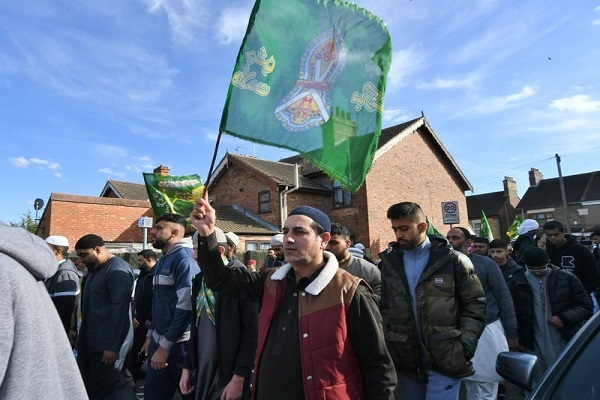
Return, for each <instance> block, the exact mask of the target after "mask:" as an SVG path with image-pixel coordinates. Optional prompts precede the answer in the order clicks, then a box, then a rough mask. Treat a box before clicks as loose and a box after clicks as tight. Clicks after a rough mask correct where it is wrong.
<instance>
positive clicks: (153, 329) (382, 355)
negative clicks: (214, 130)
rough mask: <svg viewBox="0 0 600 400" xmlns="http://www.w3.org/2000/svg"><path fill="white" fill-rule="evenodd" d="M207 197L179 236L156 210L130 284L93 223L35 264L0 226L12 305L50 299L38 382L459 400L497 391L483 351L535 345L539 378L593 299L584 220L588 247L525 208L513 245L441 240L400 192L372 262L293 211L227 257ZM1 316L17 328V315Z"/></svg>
mask: <svg viewBox="0 0 600 400" xmlns="http://www.w3.org/2000/svg"><path fill="white" fill-rule="evenodd" d="M207 196H208V194H207V193H205V197H204V198H201V199H197V200H196V202H195V205H194V209H193V211H192V213H191V214H190V215H189V220H190V221H191V223H192V225H193V228H194V229H193V232H194V233H193V236H192V237H190V229H189V228H190V227H189V226H188V222H187V221H186V216H182V215H177V214H165V215H163V216H161V217H159V218H157V219H156V221H155V224H154V226H153V228H152V229H151V230H150V232H149V238H150V240H151V242H152V245H153V247H154V249H157V250H160V251H161V254H160V256H157V254H156V253H155V252H154V251H153V250H144V251H141V252H140V253H138V255H137V256H138V257H137V264H138V266H139V269H140V273H139V275H138V277H137V279H136V277H135V274H134V271H133V269H132V267H131V265H130V264H129V263H128V262H126V261H125V260H124V259H122V258H120V257H117V256H115V255H113V254H112V253H111V252H110V251H109V250H108V249H107V247H106V245H105V243H104V240H103V239H102V238H101V237H100V236H98V235H95V234H88V235H85V236H83V237H81V238H80V239H79V240H78V241H77V242H76V243H75V246H74V249H75V254H72V253H71V255H73V256H74V257H71V259H73V260H75V262H73V261H71V259H70V257H69V247H70V246H69V243H68V240H67V239H66V238H65V237H63V236H50V237H48V238H46V240H45V242H46V243H45V247H46V248H45V252H47V251H48V249H49V250H50V251H51V252H52V254H53V255H54V257H53V259H52V262H51V263H52V264H54V265H53V267H54V268H52V265H48V264H49V261H48V257H49V255H44V254H40V257H38V258H37V259H34V261H36V262H38V263H40V264H41V265H39V266H37V267H36V268H38V269H33V268H32V267H31V264H33V262H32V261H28V259H27V257H23V256H20V255H19V254H18V250H19V248H18V246H17V245H14V246H11V245H10V243H11V241H13V237H14V238H15V240H16V239H17V238H19V237H20V236H22V232H18V234H17V233H15V232H12V231H11V230H13V231H14V230H15V229H17V228H9V227H6V226H3V225H0V235H2V236H3V237H4V238H5V242H8V243H9V244H8V245H7V244H6V243H4V244H3V245H4V246H7V248H8V251H3V254H2V255H0V257H10V258H11V259H12V260H13V261H12V262H13V263H16V264H19V263H20V265H22V269H23V271H26V272H23V273H22V275H23V276H21V275H19V276H17V277H15V278H14V279H18V280H27V282H26V283H25V284H24V285H25V286H24V287H29V286H26V285H30V286H31V289H27V290H30V291H32V292H33V291H36V293H37V294H36V296H34V297H33V299H28V301H30V302H31V301H39V302H40V304H51V303H53V304H54V308H55V309H56V311H57V312H56V313H54V314H55V317H52V316H50V317H45V318H46V319H44V320H43V321H42V322H43V324H44V327H46V325H51V324H52V323H55V324H58V325H59V326H62V329H61V331H63V333H62V338H61V339H58V341H57V343H55V344H54V348H52V349H51V350H46V349H41V351H48V354H50V355H55V356H57V357H58V358H60V360H58V361H52V360H47V361H46V363H48V364H49V365H55V364H52V363H53V362H54V363H62V364H61V365H60V367H61V368H62V369H63V370H64V371H65V372H64V373H69V374H70V379H69V382H66V379H65V377H61V376H58V377H54V378H52V379H54V382H53V385H54V386H55V387H53V388H52V389H48V390H52V391H51V392H48V393H58V394H61V393H62V394H69V396H68V397H70V398H73V399H78V398H90V399H92V400H94V399H135V391H134V382H135V381H136V380H138V379H141V378H144V377H145V381H144V398H145V399H148V400H153V399H157V400H163V399H164V400H167V399H169V400H170V399H172V398H173V396H174V395H175V393H176V392H179V394H180V396H181V397H182V398H183V399H209V400H210V399H215V400H218V399H249V398H254V399H292V400H293V399H323V398H325V399H359V398H367V399H409V400H413V399H414V400H424V399H427V400H438V399H439V400H442V399H443V400H446V399H458V398H459V393H460V391H461V387H462V388H464V389H463V390H464V393H465V396H466V398H467V399H496V398H497V396H498V391H499V387H502V386H501V385H500V383H501V382H502V378H501V377H500V376H498V375H497V373H496V371H495V362H496V357H497V355H498V353H500V352H502V351H507V350H509V349H510V350H512V351H521V352H527V353H531V354H535V355H536V356H537V357H538V363H537V366H536V368H537V369H536V378H539V377H540V376H541V374H543V373H544V371H545V370H546V369H547V368H548V367H549V366H550V365H551V364H552V362H553V361H554V360H555V359H556V357H557V356H558V355H559V354H560V352H561V351H562V349H563V348H564V347H565V345H566V343H567V342H568V341H569V340H570V339H571V338H572V337H573V336H574V334H575V333H576V332H577V330H578V329H579V328H580V327H581V326H582V325H583V323H584V322H585V321H586V320H587V319H589V318H590V317H591V316H592V314H593V312H594V311H597V309H598V307H597V305H598V302H597V297H596V296H598V289H599V288H600V272H599V262H600V255H599V251H598V246H600V231H598V232H594V234H593V236H592V238H593V240H594V241H595V247H594V250H593V251H590V250H589V249H587V248H585V247H584V246H581V245H580V244H578V243H577V242H576V241H575V239H574V238H573V237H571V236H570V235H568V234H567V233H566V232H565V228H564V226H563V225H562V224H561V223H560V222H559V221H550V222H547V223H545V224H544V226H543V227H541V228H540V227H539V224H538V223H537V222H536V221H535V220H525V221H523V223H522V225H521V227H520V228H519V233H520V236H519V239H517V241H515V242H513V243H507V242H505V241H503V240H499V239H496V240H492V241H488V240H487V239H484V238H478V237H475V236H474V235H473V234H471V233H470V231H469V230H468V229H466V228H463V227H458V226H454V227H452V228H451V229H449V230H448V232H447V235H446V237H441V236H436V235H428V234H427V228H428V226H427V222H426V216H425V212H424V211H423V210H422V209H421V207H420V206H419V205H418V204H417V203H413V202H401V203H397V204H393V205H391V206H390V207H389V209H388V210H387V218H388V220H389V222H390V226H391V228H392V232H393V234H394V236H395V241H393V242H391V243H390V245H389V247H388V248H387V249H385V250H384V251H382V252H381V253H380V254H378V257H376V258H378V259H379V260H380V261H379V262H378V264H377V265H376V264H374V263H373V262H371V261H369V260H370V259H369V258H368V255H369V254H368V253H367V252H366V250H367V249H365V248H364V246H362V245H360V244H356V243H354V242H353V237H352V235H351V232H350V230H349V229H348V228H347V227H345V226H344V225H342V224H340V223H336V222H333V223H332V222H331V220H330V218H329V216H327V215H326V214H325V213H323V212H322V211H320V210H318V209H316V208H313V207H309V206H300V207H297V208H295V209H294V210H292V211H291V212H290V213H289V214H288V216H287V219H286V220H285V221H284V224H283V229H282V233H280V234H277V235H275V236H273V237H272V238H271V240H270V248H269V251H268V254H267V258H266V259H265V261H264V263H263V264H262V265H261V266H260V268H256V262H254V263H248V266H246V265H244V264H243V263H241V262H240V261H238V260H237V259H236V258H235V252H236V250H237V249H238V247H239V245H240V239H239V237H238V236H237V235H236V234H235V233H233V232H227V233H225V232H223V231H222V230H221V229H219V228H218V227H217V224H218V223H217V215H216V211H215V209H214V208H213V207H212V205H211V204H210V203H209V202H208V201H207ZM31 236H32V237H31V238H29V239H28V240H29V241H30V242H32V245H33V244H34V245H36V246H37V248H33V249H32V250H35V251H37V252H40V249H39V248H40V245H39V243H38V242H39V239H38V238H34V237H33V235H31ZM540 239H541V240H540ZM20 240H23V238H20ZM5 254H8V256H6V255H5ZM42 255H43V256H44V257H46V258H45V259H43V257H41V256H42ZM252 261H255V260H252ZM44 268H45V269H44ZM40 271H42V272H40ZM49 271H52V273H49ZM39 285H42V286H41V287H43V288H45V291H47V293H48V294H49V295H48V296H46V298H45V299H43V298H39V297H40V296H39V290H40V289H39V288H40V286H39ZM15 296H16V295H15ZM132 298H133V301H132ZM44 307H45V308H44ZM40 309H41V310H46V311H47V305H46V306H40ZM35 311H36V310H28V313H32V312H35ZM32 318H38V319H39V318H40V317H39V316H33V317H32ZM48 318H49V319H50V320H48V321H47V319H48ZM52 318H54V319H53V320H52ZM0 323H1V324H2V325H7V324H9V323H12V324H13V325H12V327H13V328H14V330H15V335H18V334H19V332H17V330H18V329H19V325H18V324H17V322H16V320H15V321H12V322H11V321H4V320H2V321H1V322H0ZM47 329H49V331H50V332H52V334H53V335H54V336H56V335H57V334H56V332H57V329H56V328H55V327H49V328H47ZM18 343H19V342H17V341H16V339H15V341H14V345H13V348H14V349H15V351H17V354H16V355H15V357H19V353H18V351H23V349H22V346H19V345H18ZM43 345H45V346H47V347H53V345H52V344H51V343H47V341H44V342H43ZM69 349H70V351H69ZM8 351H9V352H10V350H8ZM65 351H66V352H69V353H71V352H72V355H71V356H70V357H67V358H68V359H69V360H63V358H64V357H65V354H64V352H65ZM60 352H63V353H60ZM73 354H74V356H73ZM21 358H23V357H22V356H21ZM75 360H76V363H77V367H78V368H77V367H75ZM27 362H29V363H31V362H32V361H31V360H27ZM56 365H58V364H56ZM4 367H6V366H4ZM15 368H16V367H15ZM25 371H26V370H25ZM15 374H16V373H14V372H13V373H5V374H4V376H5V378H3V380H2V384H1V385H0V397H3V398H9V396H7V395H9V394H13V392H12V391H16V390H23V389H17V384H16V382H17V381H16V380H17V379H18V378H16V377H13V375H15ZM57 374H58V375H60V373H58V372H57ZM15 376H18V374H17V375H15ZM29 390H30V391H29V392H27V391H25V393H31V394H33V393H43V392H44V389H43V388H39V387H38V388H34V389H29ZM38 397H40V396H38ZM41 397H44V396H41ZM56 398H66V397H60V396H59V397H56Z"/></svg>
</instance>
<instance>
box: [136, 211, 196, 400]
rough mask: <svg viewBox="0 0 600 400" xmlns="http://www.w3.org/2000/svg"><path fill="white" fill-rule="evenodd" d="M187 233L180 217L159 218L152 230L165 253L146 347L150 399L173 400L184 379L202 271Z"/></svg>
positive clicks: (146, 388) (155, 243)
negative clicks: (195, 291)
mask: <svg viewBox="0 0 600 400" xmlns="http://www.w3.org/2000/svg"><path fill="white" fill-rule="evenodd" d="M185 230H186V220H185V218H184V217H183V216H181V215H179V214H164V215H162V216H160V217H158V218H157V219H156V222H155V224H154V226H153V227H152V229H150V239H151V240H152V245H153V246H154V247H155V248H156V249H160V250H162V253H163V254H162V256H161V257H160V259H159V260H158V262H157V263H156V266H155V267H154V293H153V297H152V321H151V322H150V327H149V329H148V334H147V337H146V342H145V343H144V346H143V348H142V351H144V353H145V354H146V355H147V356H148V360H149V361H148V369H147V372H146V382H145V385H144V399H146V400H154V399H157V400H166V399H169V400H170V399H172V398H173V395H174V393H175V390H176V389H177V387H178V386H179V379H180V378H181V371H182V367H183V361H184V359H185V353H186V349H187V341H188V340H189V338H190V321H191V318H192V278H193V277H194V275H196V274H197V273H198V272H200V269H199V268H198V264H197V263H196V260H194V258H193V250H192V248H190V247H188V245H187V241H186V240H184V236H185ZM183 398H188V397H186V396H183ZM190 398H191V397H190Z"/></svg>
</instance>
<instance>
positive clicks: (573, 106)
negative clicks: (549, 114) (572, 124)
mask: <svg viewBox="0 0 600 400" xmlns="http://www.w3.org/2000/svg"><path fill="white" fill-rule="evenodd" d="M550 108H551V109H555V110H558V111H570V112H574V113H577V114H587V113H591V112H598V111H600V101H598V100H592V99H591V98H590V97H589V96H588V95H585V94H578V95H575V96H571V97H564V98H562V99H557V100H554V101H553V102H552V103H550Z"/></svg>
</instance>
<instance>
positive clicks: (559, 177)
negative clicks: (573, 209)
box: [554, 154, 571, 234]
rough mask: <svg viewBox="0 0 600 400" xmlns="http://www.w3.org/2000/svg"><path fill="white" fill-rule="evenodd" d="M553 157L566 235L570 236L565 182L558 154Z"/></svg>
mask: <svg viewBox="0 0 600 400" xmlns="http://www.w3.org/2000/svg"><path fill="white" fill-rule="evenodd" d="M554 156H555V157H556V166H557V167H558V182H559V183H560V193H561V195H562V201H563V207H564V208H565V215H566V216H567V218H566V219H567V220H566V223H567V233H568V234H571V218H570V217H569V207H568V206H567V194H566V192H565V182H564V181H563V176H562V171H561V170H560V156H559V155H558V154H555V155H554Z"/></svg>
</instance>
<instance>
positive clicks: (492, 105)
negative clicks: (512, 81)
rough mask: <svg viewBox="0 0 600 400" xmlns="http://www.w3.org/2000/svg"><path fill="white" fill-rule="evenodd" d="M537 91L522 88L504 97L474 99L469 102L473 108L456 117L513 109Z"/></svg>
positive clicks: (536, 89)
mask: <svg viewBox="0 0 600 400" xmlns="http://www.w3.org/2000/svg"><path fill="white" fill-rule="evenodd" d="M537 91H538V88H537V87H533V86H524V87H523V88H522V89H521V90H520V91H519V92H517V93H513V94H509V95H506V96H497V97H490V98H483V99H474V100H472V101H471V102H470V104H473V106H470V107H465V108H464V109H462V110H461V111H460V112H458V113H457V114H456V116H464V115H469V114H471V115H486V114H494V113H497V112H500V111H504V110H506V109H508V108H511V107H515V106H517V105H518V104H520V103H521V102H522V101H523V100H525V99H527V98H529V97H532V96H534V95H535V94H536V93H537Z"/></svg>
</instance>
